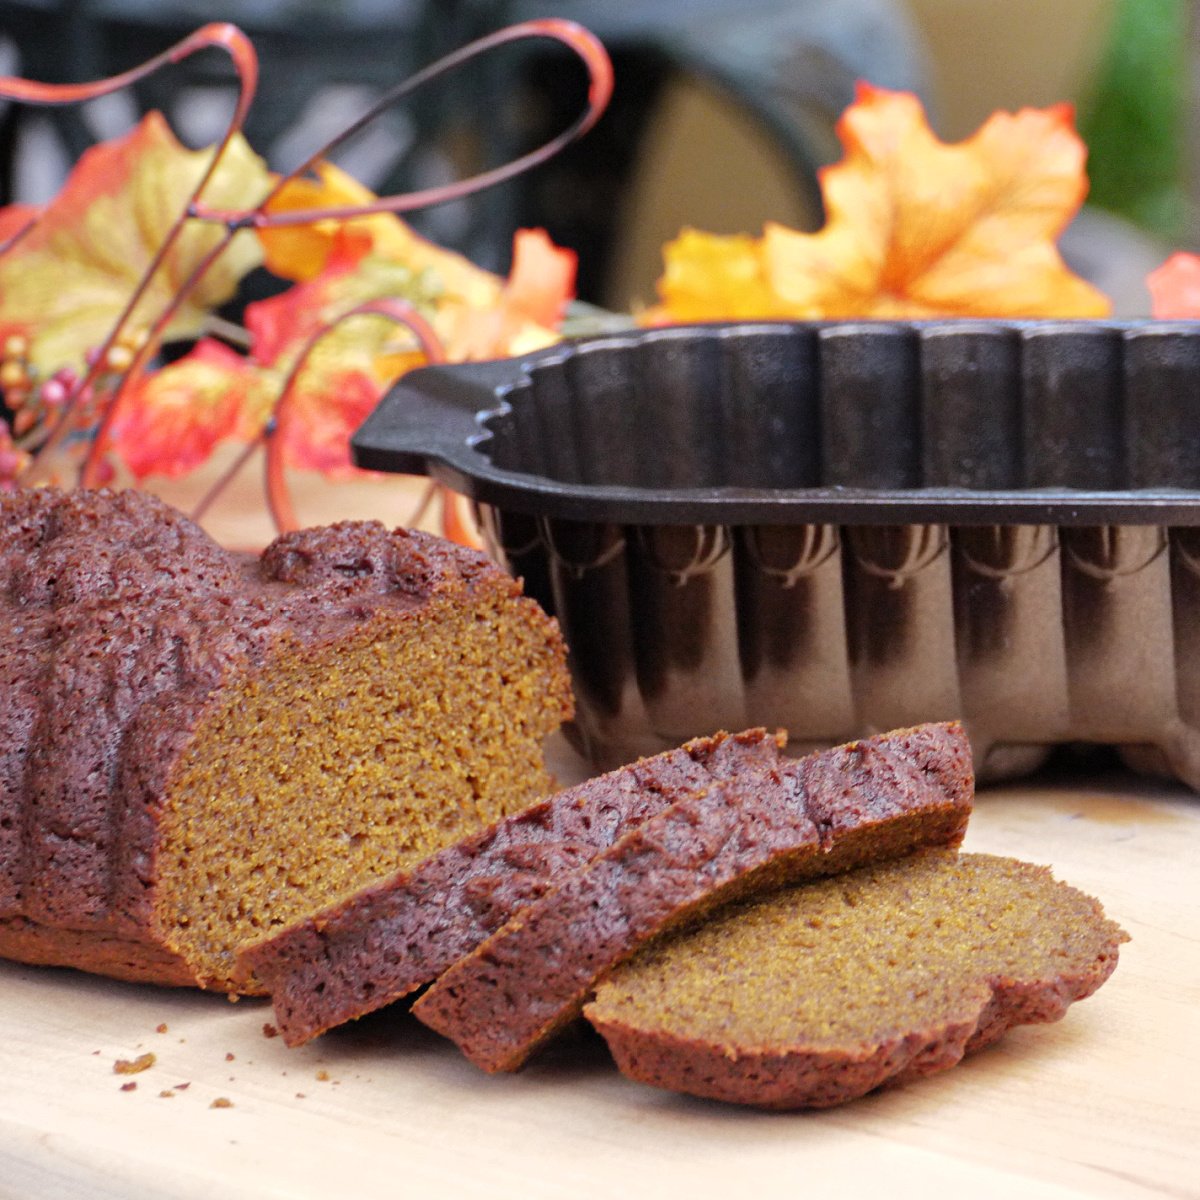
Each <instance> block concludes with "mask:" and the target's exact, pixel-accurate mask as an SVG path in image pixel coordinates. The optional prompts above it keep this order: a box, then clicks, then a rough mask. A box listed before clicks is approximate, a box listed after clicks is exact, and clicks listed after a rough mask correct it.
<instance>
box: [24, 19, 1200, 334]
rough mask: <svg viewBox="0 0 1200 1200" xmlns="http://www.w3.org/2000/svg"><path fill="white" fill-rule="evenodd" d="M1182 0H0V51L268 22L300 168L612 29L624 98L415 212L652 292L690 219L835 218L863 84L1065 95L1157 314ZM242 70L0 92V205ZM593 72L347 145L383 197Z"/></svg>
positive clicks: (71, 60)
mask: <svg viewBox="0 0 1200 1200" xmlns="http://www.w3.org/2000/svg"><path fill="white" fill-rule="evenodd" d="M1194 7H1195V6H1194V5H1193V4H1191V3H1188V2H1186V0H1054V3H1052V4H1049V3H1045V2H1044V0H1005V3H996V2H995V0H748V2H746V3H741V4H730V3H728V0H660V2H659V3H646V2H645V0H641V2H636V3H635V2H633V0H559V3H557V4H544V3H535V2H521V0H511V2H501V0H427V2H422V0H225V2H224V3H218V4H211V3H200V2H199V0H0V71H4V72H9V73H20V74H23V75H26V76H28V77H30V78H37V79H43V80H54V81H75V80H86V79H93V78H97V77H99V76H103V75H108V74H112V73H114V72H116V71H120V70H123V69H125V68H127V67H129V66H132V65H134V64H135V63H137V62H140V61H142V60H144V59H146V58H148V57H150V56H151V55H152V54H154V53H156V52H158V51H159V50H162V49H163V48H165V47H166V46H168V45H170V44H171V43H172V42H174V41H176V40H178V39H179V38H180V37H182V36H183V35H185V34H186V33H188V32H190V31H191V30H193V29H194V28H196V27H197V26H199V25H200V24H203V23H204V22H206V21H211V20H217V19H220V20H230V21H233V22H234V23H236V24H238V25H240V26H241V27H242V28H243V29H245V30H246V32H247V33H248V34H250V35H251V37H252V38H253V40H254V42H255V45H256V47H257V49H258V51H259V55H260V58H261V63H262V82H261V87H260V91H259V96H258V99H257V101H256V103H255V106H254V110H253V113H252V116H251V120H250V123H249V125H248V127H247V131H246V132H247V135H248V137H249V139H250V141H251V144H252V145H253V146H254V147H255V149H257V150H258V151H259V152H260V153H262V154H264V155H265V156H266V157H267V158H268V160H269V161H270V163H271V165H272V166H273V167H275V168H277V169H287V168H288V167H290V166H294V165H295V164H296V163H298V162H300V161H302V160H303V158H305V157H306V156H307V153H308V152H309V151H311V149H312V148H313V147H314V146H316V145H319V144H320V143H321V142H322V141H323V140H325V139H326V138H328V137H329V136H331V135H332V134H333V133H335V132H337V130H338V129H340V128H341V127H343V126H344V125H346V124H348V123H349V121H350V120H351V119H353V117H354V116H355V115H356V114H357V113H358V112H360V111H361V110H362V109H363V108H364V107H365V106H366V105H367V104H368V103H369V102H370V99H371V98H372V97H373V96H375V95H377V94H378V93H379V92H381V91H382V90H384V89H385V88H386V87H387V86H388V85H390V84H392V83H394V82H396V81H397V80H399V79H401V78H403V77H404V76H405V75H407V74H410V73H412V72H413V71H414V70H415V69H417V68H418V67H419V66H421V65H423V64H424V63H427V62H429V61H431V60H432V59H434V58H436V57H437V56H438V55H439V54H442V53H445V52H446V51H448V50H450V49H452V48H454V47H456V46H458V45H461V44H463V43H465V42H467V41H469V40H470V39H471V38H473V37H476V36H478V35H480V34H482V33H484V32H487V31H489V30H492V29H495V28H498V27H499V26H501V25H504V24H507V23H510V22H512V21H517V20H522V19H525V18H528V17H531V16H549V15H554V16H564V17H571V18H573V19H575V20H578V21H580V22H582V23H583V24H585V25H587V26H588V27H589V28H591V29H593V30H594V31H595V32H596V33H597V34H599V35H600V36H601V38H602V39H603V40H604V41H605V43H606V44H607V46H608V47H609V49H610V52H611V53H612V56H613V59H614V62H615V65H616V70H617V87H616V93H615V96H614V100H613V104H612V106H611V108H610V110H609V112H608V113H607V114H606V116H605V117H604V119H603V120H602V121H601V123H600V125H599V126H598V127H597V128H596V129H595V130H594V131H593V132H592V133H590V134H589V135H588V137H587V138H586V139H584V140H583V141H582V142H580V143H579V144H577V145H576V146H574V147H572V148H571V149H570V150H569V151H567V152H566V153H564V154H563V155H561V156H560V157H559V158H558V159H557V160H556V161H555V162H553V163H552V164H548V165H546V166H544V167H542V168H539V169H538V170H537V171H535V172H533V173H531V174H529V175H527V176H526V177H524V178H522V179H521V180H518V181H515V182H513V183H510V184H506V185H503V186H502V187H499V188H496V189H493V190H492V191H490V192H488V193H486V194H483V195H480V196H477V197H475V198H472V199H470V200H467V201H462V202H459V203H456V204H453V205H447V206H445V207H443V208H441V209H438V210H433V211H429V212H426V213H422V214H416V215H415V216H414V217H413V218H412V220H413V223H414V224H415V225H417V227H418V228H419V229H421V231H422V232H424V233H426V234H428V235H429V236H431V237H434V238H436V239H438V240H439V241H441V242H443V243H445V244H447V245H450V246H453V247H455V248H457V249H460V250H462V251H464V252H465V253H467V254H469V255H470V256H471V257H472V258H474V259H475V260H476V261H477V262H479V263H481V264H482V265H485V266H488V267H490V268H492V269H495V270H503V269H505V268H506V267H507V262H508V254H509V247H510V244H511V236H512V232H513V230H514V229H515V228H517V227H518V226H522V225H541V226H544V227H545V228H547V229H548V230H549V231H550V233H551V235H552V236H553V237H554V238H555V240H556V241H558V242H560V243H561V244H564V245H568V246H571V247H573V248H574V249H576V250H577V251H578V252H579V255H580V281H579V290H580V295H581V297H583V298H584V299H587V300H591V301H593V302H595V303H599V304H603V305H605V306H607V307H611V308H614V309H618V310H626V309H628V308H629V307H630V306H631V305H636V304H638V303H643V302H648V301H650V300H652V299H653V288H654V280H655V278H656V276H657V275H658V273H659V272H660V269H661V253H660V248H661V245H662V243H663V242H664V241H665V240H667V239H668V238H670V237H673V236H674V235H675V234H676V233H678V231H679V229H680V228H681V227H682V226H683V225H685V224H686V225H694V226H697V227H699V228H703V229H708V230H711V231H713V232H726V233H728V232H739V231H745V232H752V233H757V232H758V231H759V230H760V228H761V226H762V223H763V221H764V220H767V219H774V220H779V221H783V222H785V223H788V224H791V225H793V226H796V227H800V228H814V227H816V226H818V225H819V224H820V221H821V209H820V196H819V192H818V191H817V187H816V171H817V169H818V168H819V166H820V165H821V164H823V163H825V162H828V161H831V160H832V159H835V158H837V157H838V156H839V154H840V150H839V147H838V144H837V141H836V138H835V136H834V132H833V126H834V122H835V121H836V119H837V116H838V114H839V113H840V112H841V110H842V109H843V108H844V107H845V106H846V105H847V104H848V103H849V102H850V100H851V99H852V96H853V88H854V83H855V81H856V80H857V79H866V80H869V81H871V82H873V83H875V84H877V85H880V86H884V87H891V88H906V89H911V90H913V91H916V92H917V93H919V94H920V95H921V97H922V98H923V99H924V100H925V102H926V105H927V108H928V109H929V112H930V115H931V119H932V122H933V125H934V127H935V129H936V130H937V131H938V132H939V134H941V135H942V136H943V137H946V138H948V139H957V138H960V137H963V136H966V135H967V134H969V133H970V132H971V131H972V130H973V129H974V128H976V127H977V126H978V124H979V123H980V122H981V121H982V120H983V119H984V118H985V117H986V116H987V115H988V113H989V112H991V111H992V110H993V109H995V108H998V107H1000V108H1009V109H1014V108H1018V107H1021V106H1022V105H1044V104H1048V103H1053V102H1055V101H1058V100H1069V101H1071V102H1073V103H1075V104H1077V106H1078V110H1079V119H1080V127H1081V131H1082V132H1083V134H1084V136H1085V137H1086V138H1087V140H1088V144H1089V146H1090V148H1091V160H1090V164H1089V173H1090V175H1091V178H1092V185H1093V186H1092V195H1091V200H1090V203H1089V207H1088V210H1087V211H1086V212H1085V214H1084V216H1083V217H1082V218H1081V220H1080V221H1079V222H1077V223H1076V226H1075V227H1073V228H1072V230H1071V231H1070V232H1069V234H1068V237H1067V239H1066V241H1065V243H1064V248H1065V251H1066V253H1067V255H1068V257H1069V258H1070V259H1071V260H1072V263H1073V265H1074V266H1076V268H1077V269H1079V270H1081V271H1082V272H1083V273H1084V274H1086V275H1088V276H1089V277H1091V278H1092V279H1093V280H1094V281H1095V282H1097V283H1098V284H1099V285H1100V286H1101V287H1103V288H1105V290H1107V291H1108V292H1109V293H1110V294H1112V295H1114V296H1115V297H1116V300H1117V307H1118V311H1119V312H1120V313H1122V314H1129V315H1136V314H1137V313H1140V312H1145V311H1146V305H1147V300H1146V296H1145V292H1144V288H1143V287H1142V282H1141V281H1142V278H1143V277H1144V275H1145V272H1146V271H1147V270H1149V269H1150V268H1152V267H1153V266H1156V265H1157V264H1158V262H1160V261H1161V260H1162V258H1163V257H1164V256H1165V254H1166V253H1167V252H1168V251H1169V250H1170V249H1172V248H1180V247H1182V248H1196V246H1197V242H1198V240H1200V225H1198V222H1197V205H1196V198H1197V195H1198V191H1197V187H1196V178H1197V173H1196V169H1197V160H1198V158H1200V155H1198V153H1197V142H1198V139H1197V131H1198V129H1200V125H1198V124H1197V106H1196V104H1195V103H1194V99H1195V97H1196V95H1197V94H1198V93H1197V82H1196V77H1197V64H1198V63H1200V52H1198V50H1197V22H1196V19H1195V13H1194ZM231 78H232V76H231V72H230V69H229V66H228V63H227V61H226V60H225V59H224V58H223V57H222V56H221V55H220V54H219V53H217V52H206V53H204V54H203V55H200V56H197V57H196V58H195V59H192V60H190V61H189V62H188V63H186V64H184V65H183V66H181V67H179V68H175V69H172V70H167V71H164V72H162V73H161V74H160V75H158V76H156V77H154V78H153V79H151V80H148V81H147V82H146V83H144V84H142V85H139V87H138V88H137V89H136V91H135V92H134V93H133V94H131V95H123V96H114V97H110V98H107V99H105V100H104V101H100V102H94V103H92V104H89V105H87V106H86V107H85V108H83V109H56V110H50V109H20V108H18V107H16V106H13V105H8V106H5V107H0V201H3V202H8V201H10V200H13V199H24V200H30V201H40V200H44V199H46V198H47V197H48V196H49V195H51V194H52V193H53V191H54V190H55V188H56V187H57V186H58V184H59V183H60V182H61V179H62V177H63V174H64V173H65V171H66V169H67V167H68V165H69V164H70V162H72V161H73V160H74V159H75V158H77V157H78V155H79V154H80V153H81V152H82V150H83V149H84V148H86V146H87V145H89V144H90V143H91V142H92V141H94V140H96V139H98V138H103V137H108V136H112V135H113V134H115V133H118V132H120V131H121V130H122V129H124V128H127V127H128V125H129V124H130V123H131V122H132V121H133V120H135V119H136V117H137V115H138V113H139V112H140V111H145V110H146V109H149V108H161V109H163V110H164V111H166V112H167V114H168V116H169V117H170V119H171V121H172V124H173V125H174V127H175V128H176V130H177V132H178V133H179V135H180V136H181V137H182V138H183V140H185V141H186V142H188V143H189V144H192V145H201V144H205V143H207V142H210V141H212V140H213V139H214V138H215V137H216V136H218V135H219V133H220V131H221V129H222V127H223V124H224V121H225V119H226V116H227V114H228V112H229V108H230V103H231V87H230V81H231ZM583 88H584V78H583V72H582V69H581V68H580V67H579V65H578V64H577V63H576V62H575V61H574V60H573V58H571V56H569V55H568V54H566V53H565V52H558V51H556V50H554V49H552V48H547V47H546V46H542V45H537V46H534V47H532V48H524V49H512V50H508V51H503V52H499V53H496V54H494V55H492V56H489V57H488V58H485V59H482V60H479V61H477V62H475V63H473V64H471V65H470V66H468V67H467V68H466V69H464V70H462V71H460V72H459V73H457V74H456V75H454V76H453V77H449V78H447V79H444V80H442V81H439V82H438V83H435V84H434V85H433V86H432V87H431V88H429V89H428V90H427V91H426V92H424V93H422V94H420V95H417V96H415V97H413V98H411V99H410V100H408V101H405V102H404V103H403V105H402V106H399V107H397V108H395V109H393V110H390V111H389V112H388V113H387V114H385V115H384V117H382V118H381V119H380V120H379V121H378V122H376V123H375V124H373V125H372V126H371V127H370V129H369V130H367V131H365V132H364V133H363V134H362V135H360V136H359V137H358V138H357V139H356V140H355V141H354V142H352V143H350V144H349V145H348V146H347V147H345V148H344V149H343V150H342V151H341V152H340V153H339V155H338V156H337V157H338V160H339V162H340V164H341V165H342V166H344V167H346V168H347V169H348V170H349V171H350V172H351V173H352V174H354V175H356V176H357V177H358V178H359V179H361V180H362V181H363V182H364V183H367V184H368V185H369V186H371V187H373V188H375V189H376V190H378V191H380V192H394V191H400V190H405V189H410V188H415V187H422V186H428V185H429V184H431V183H434V182H438V181H444V180H447V179H450V178H452V177H454V176H455V175H460V174H465V173H468V172H470V171H472V170H476V169H479V168H480V167H482V166H486V165H489V164H494V163H495V162H497V161H499V160H501V159H503V158H507V157H511V156H512V155H514V154H516V153H519V152H520V151H522V150H524V149H528V148H529V147H530V146H532V145H535V144H537V143H538V142H540V141H542V140H544V139H545V138H546V137H547V136H550V135H552V134H553V133H554V132H556V131H557V130H558V129H560V128H562V127H563V126H565V125H566V124H568V123H569V122H570V120H571V119H572V117H573V116H574V115H575V113H577V112H578V110H579V108H580V107H581V105H582V103H583Z"/></svg>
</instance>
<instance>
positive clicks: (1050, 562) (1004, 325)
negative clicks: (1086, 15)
mask: <svg viewBox="0 0 1200 1200" xmlns="http://www.w3.org/2000/svg"><path fill="white" fill-rule="evenodd" d="M353 445H354V453H355V457H356V461H357V462H358V463H359V465H361V466H363V467H369V468H373V469H376V470H384V471H399V472H405V473H424V474H430V475H432V476H434V477H436V478H437V479H439V480H441V481H443V482H445V483H447V484H449V485H450V486H452V487H454V488H456V489H457V490H459V491H461V492H464V493H466V494H467V495H469V496H471V497H473V498H474V500H475V501H476V503H477V505H478V508H479V513H480V517H481V521H482V524H483V528H484V530H485V533H486V536H487V538H488V541H489V545H490V548H491V550H492V552H493V553H494V554H495V556H496V557H497V559H498V560H500V561H501V562H502V563H504V564H505V565H506V566H507V567H508V568H509V569H510V570H511V571H513V572H514V573H515V574H517V575H520V576H522V577H524V580H525V586H526V589H527V591H528V592H530V593H531V594H532V595H534V596H536V597H537V599H538V600H540V601H541V603H542V604H544V605H545V606H546V608H547V609H549V610H550V611H551V612H553V613H554V614H556V615H557V617H558V619H559V621H560V622H561V624H562V627H563V631H564V633H565V635H566V638H567V642H568V645H569V646H570V651H571V670H572V673H573V677H574V686H575V692H576V697H577V700H578V707H579V714H578V717H577V719H576V722H575V725H574V727H573V728H572V729H571V730H570V731H569V732H570V734H571V736H572V737H573V739H574V741H575V743H576V745H577V746H579V747H580V748H581V749H582V750H583V752H584V753H585V754H587V755H588V756H589V757H590V758H591V759H592V760H593V761H594V762H595V763H596V764H597V766H601V767H607V766H611V765H614V764H616V763H618V762H624V761H627V760H629V759H631V758H633V757H635V756H637V755H639V754H649V753H653V752H656V751H658V750H661V749H663V748H665V747H667V746H673V745H677V744H678V743H679V742H681V741H683V740H684V739H686V738H688V737H691V736H693V735H695V734H699V733H704V732H708V731H711V730H713V729H716V728H719V727H724V728H727V729H735V728H741V727H744V726H748V725H758V724H762V725H768V726H775V725H782V726H784V727H786V728H787V729H788V731H789V733H790V737H791V744H792V745H793V746H794V747H798V748H800V749H806V748H808V747H815V746H818V745H825V744H831V743H835V742H839V741H842V740H845V739H847V738H851V737H855V736H859V735H862V734H866V733H870V732H873V731H877V730H883V729H889V728H893V727H896V726H903V725H908V724H913V723H915V722H919V721H925V720H939V719H947V718H956V717H961V718H963V719H964V720H965V721H966V723H967V727H968V729H969V731H970V734H971V738H972V741H973V743H974V746H975V751H976V761H977V764H978V767H979V773H980V776H981V778H984V779H986V778H1002V777H1009V776H1013V775H1017V774H1021V773H1024V772H1027V771H1030V770H1032V769H1034V768H1036V767H1037V766H1038V765H1039V764H1040V763H1041V762H1042V761H1043V759H1044V758H1045V757H1046V756H1047V755H1048V753H1049V752H1050V750H1051V749H1052V748H1053V747H1054V746H1055V745H1057V744H1060V743H1064V742H1094V743H1103V744H1109V745H1114V746H1117V747H1119V749H1120V751H1121V754H1122V756H1123V757H1124V758H1125V759H1126V760H1127V761H1128V762H1129V763H1130V764H1131V765H1132V766H1134V767H1135V768H1137V769H1140V770H1147V771H1154V772H1159V773H1166V774H1172V775H1175V776H1177V777H1178V778H1180V779H1182V780H1184V781H1186V782H1187V783H1188V784H1189V785H1190V786H1191V787H1193V788H1195V789H1200V323H1195V322H1172V323H1165V322H1149V321H1147V322H1137V323H1120V322H1092V321H1086V322H1085V321H1070V322H1044V321H1043V322H995V321H931V322H896V323H882V322H825V323H783V322H780V323H756V324H740V325H704V326H697V327H672V328H666V329H654V330H641V331H635V332H630V333H622V334H616V335H608V336H604V337H598V338H592V339H587V340H580V341H575V342H568V343H564V344H563V345H560V346H556V347H553V348H551V349H549V350H545V351H541V352H539V353H537V354H533V355H530V356H527V357H525V358H519V359H512V360H506V361H503V362H493V363H476V364H464V365H459V366H441V367H430V368H426V369H423V370H419V371H415V372H412V373H411V374H409V375H407V376H405V377H404V379H403V380H402V381H401V382H400V383H399V384H398V385H397V386H395V387H394V388H393V389H392V390H391V391H390V392H389V393H388V394H387V395H386V396H385V398H384V399H383V401H382V402H381V403H380V405H379V407H378V408H377V410H376V411H375V412H374V413H373V414H372V415H371V417H370V418H369V419H368V420H367V422H366V423H365V424H364V425H363V427H362V428H361V429H360V430H359V431H358V433H357V434H356V436H355V438H354V442H353Z"/></svg>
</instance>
